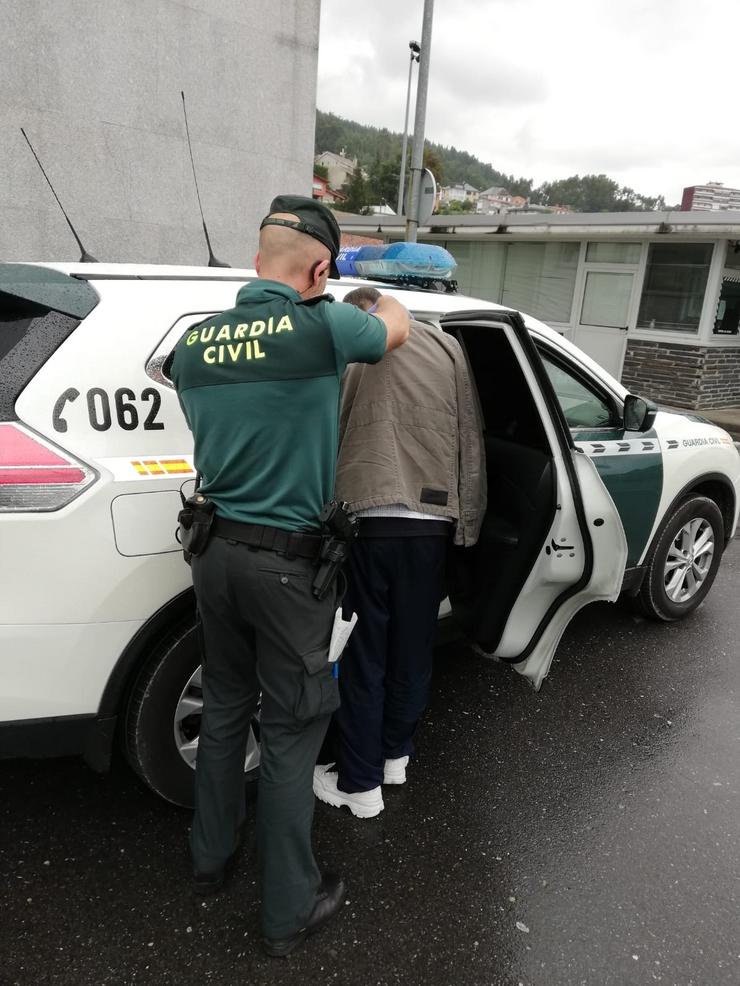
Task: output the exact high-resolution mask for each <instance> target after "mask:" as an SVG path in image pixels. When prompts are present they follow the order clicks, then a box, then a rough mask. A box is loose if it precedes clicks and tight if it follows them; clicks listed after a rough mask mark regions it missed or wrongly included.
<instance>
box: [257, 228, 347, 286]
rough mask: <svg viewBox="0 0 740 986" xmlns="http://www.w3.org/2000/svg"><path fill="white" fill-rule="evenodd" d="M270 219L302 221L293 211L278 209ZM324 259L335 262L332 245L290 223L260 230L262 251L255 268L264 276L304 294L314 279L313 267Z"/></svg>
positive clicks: (260, 247) (260, 248)
mask: <svg viewBox="0 0 740 986" xmlns="http://www.w3.org/2000/svg"><path fill="white" fill-rule="evenodd" d="M270 219H287V220H290V221H293V222H297V221H298V216H295V215H293V214H292V213H289V212H274V213H271V214H270ZM322 261H327V274H328V262H329V261H331V253H330V251H329V249H328V247H325V246H324V244H323V243H319V241H318V240H316V239H314V238H313V237H312V236H309V235H308V234H307V233H302V232H300V230H297V229H293V228H292V227H290V226H272V225H270V226H264V227H263V228H262V229H261V230H260V239H259V252H258V253H257V257H256V258H255V267H256V268H257V273H258V274H259V275H260V277H265V278H268V279H269V280H274V281H282V282H284V283H286V284H290V285H291V286H292V287H295V288H296V290H297V291H299V292H301V293H302V294H304V293H306V291H305V289H306V288H307V287H308V285H309V284H310V282H311V278H312V272H313V269H314V268H315V267H316V265H317V264H320V263H321V262H322Z"/></svg>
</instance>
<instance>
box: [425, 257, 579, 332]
mask: <svg viewBox="0 0 740 986" xmlns="http://www.w3.org/2000/svg"><path fill="white" fill-rule="evenodd" d="M445 247H446V248H447V249H448V250H449V251H450V253H451V254H452V256H453V257H454V258H455V260H456V261H457V271H456V272H455V277H456V279H457V282H458V285H459V288H460V291H461V292H462V293H464V294H470V295H472V296H473V297H476V298H485V299H486V300H488V301H495V302H498V304H500V305H506V306H507V307H509V308H516V309H517V310H520V311H523V312H526V313H527V314H528V315H534V316H535V318H541V319H542V320H543V321H545V322H570V315H571V307H572V304H573V292H574V291H575V285H576V272H577V270H578V255H579V252H580V244H579V243H472V242H470V241H468V242H465V241H455V240H447V241H446V242H445Z"/></svg>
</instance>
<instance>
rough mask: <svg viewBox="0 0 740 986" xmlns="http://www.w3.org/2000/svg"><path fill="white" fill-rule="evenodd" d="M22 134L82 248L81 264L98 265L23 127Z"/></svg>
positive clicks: (78, 244)
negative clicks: (65, 208)
mask: <svg viewBox="0 0 740 986" xmlns="http://www.w3.org/2000/svg"><path fill="white" fill-rule="evenodd" d="M21 133H22V134H23V136H24V137H25V139H26V143H27V144H28V146H29V147H30V148H31V154H33V156H34V157H35V158H36V164H37V165H38V166H39V168H41V174H42V175H43V176H44V178H46V183H47V184H48V186H49V188H50V189H51V194H52V195H53V196H54V198H55V199H56V200H57V205H58V206H59V208H60V209H61V210H62V215H63V216H64V218H65V219H66V220H67V225H68V226H69V228H70V229H71V230H72V236H74V238H75V239H76V240H77V246H78V247H79V248H80V254H81V256H80V263H82V264H97V263H98V259H97V257H93V255H92V254H91V253H88V252H87V250H86V249H85V248H84V246H83V245H82V240H81V239H80V238H79V236H78V235H77V233H76V232H75V228H74V226H73V225H72V223H71V221H70V218H69V216H68V215H67V213H66V212H65V211H64V206H63V205H62V203H61V202H60V201H59V196H58V195H57V193H56V192H55V191H54V186H53V185H52V183H51V181H50V180H49V176H48V175H47V173H46V172H45V171H44V166H43V164H42V163H41V162H40V161H39V156H38V154H37V153H36V151H34V149H33V144H32V143H31V141H30V140H29V139H28V134H27V133H26V131H25V130H24V129H23V127H21Z"/></svg>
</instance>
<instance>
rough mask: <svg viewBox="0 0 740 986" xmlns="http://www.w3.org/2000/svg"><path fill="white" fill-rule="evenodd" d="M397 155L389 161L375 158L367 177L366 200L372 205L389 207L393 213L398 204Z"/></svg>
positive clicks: (398, 159) (398, 158)
mask: <svg viewBox="0 0 740 986" xmlns="http://www.w3.org/2000/svg"><path fill="white" fill-rule="evenodd" d="M400 167H401V158H400V156H399V155H397V156H396V157H394V158H393V160H391V161H383V160H381V159H380V157H376V159H375V161H374V162H373V165H372V167H371V168H370V173H369V175H368V181H367V184H368V198H369V200H370V202H371V203H372V204H378V205H389V206H390V207H391V208H392V209H393V210H394V211H395V208H396V206H397V204H398V172H399V169H400Z"/></svg>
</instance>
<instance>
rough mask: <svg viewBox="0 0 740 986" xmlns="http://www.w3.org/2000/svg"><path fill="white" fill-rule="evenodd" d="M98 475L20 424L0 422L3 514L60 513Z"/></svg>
mask: <svg viewBox="0 0 740 986" xmlns="http://www.w3.org/2000/svg"><path fill="white" fill-rule="evenodd" d="M94 480H95V473H94V472H93V470H92V469H90V468H89V467H88V466H86V465H85V464H84V463H82V462H78V461H77V460H76V459H74V458H72V456H70V455H69V454H68V453H67V452H64V451H63V450H62V449H60V448H57V447H55V446H54V445H52V444H51V443H50V442H47V441H46V439H43V438H41V437H40V436H38V435H35V434H33V433H32V432H31V431H29V430H28V429H27V428H25V427H24V426H23V425H21V424H19V423H18V422H2V423H0V513H14V512H18V511H36V510H59V509H60V508H61V507H64V506H66V505H67V504H68V503H70V502H71V501H72V500H74V498H75V497H76V496H78V495H79V494H80V493H81V492H82V491H83V490H84V489H85V488H86V487H87V486H89V485H90V483H92V482H94Z"/></svg>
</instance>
